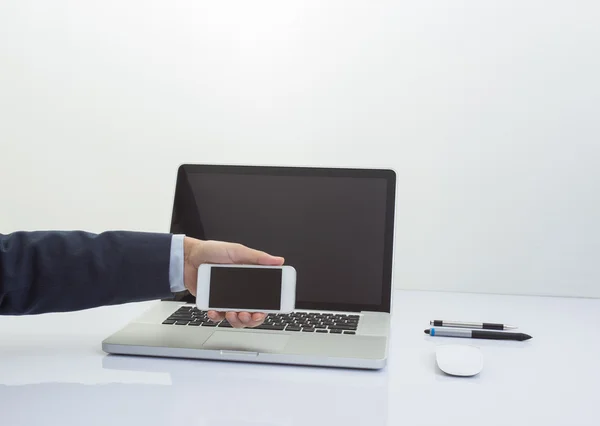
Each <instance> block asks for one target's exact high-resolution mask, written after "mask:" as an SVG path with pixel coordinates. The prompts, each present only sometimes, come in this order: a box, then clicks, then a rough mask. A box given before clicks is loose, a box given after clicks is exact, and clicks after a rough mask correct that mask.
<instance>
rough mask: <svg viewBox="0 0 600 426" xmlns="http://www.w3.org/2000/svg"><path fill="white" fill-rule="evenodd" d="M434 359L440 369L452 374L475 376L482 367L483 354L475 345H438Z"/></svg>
mask: <svg viewBox="0 0 600 426" xmlns="http://www.w3.org/2000/svg"><path fill="white" fill-rule="evenodd" d="M435 359H436V361H437V365H438V367H440V370H442V371H443V372H444V373H446V374H450V375H452V376H475V375H476V374H479V372H480V371H481V370H482V369H483V354H482V353H481V350H480V349H479V348H478V347H476V346H468V345H439V346H437V347H436V349H435Z"/></svg>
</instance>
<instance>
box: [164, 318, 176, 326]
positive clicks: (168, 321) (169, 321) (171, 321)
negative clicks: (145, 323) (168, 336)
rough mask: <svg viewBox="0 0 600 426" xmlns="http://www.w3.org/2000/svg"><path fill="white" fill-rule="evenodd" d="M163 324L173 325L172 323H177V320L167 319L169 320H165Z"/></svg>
mask: <svg viewBox="0 0 600 426" xmlns="http://www.w3.org/2000/svg"><path fill="white" fill-rule="evenodd" d="M163 324H167V325H171V324H175V321H174V320H172V319H167V320H164V321H163Z"/></svg>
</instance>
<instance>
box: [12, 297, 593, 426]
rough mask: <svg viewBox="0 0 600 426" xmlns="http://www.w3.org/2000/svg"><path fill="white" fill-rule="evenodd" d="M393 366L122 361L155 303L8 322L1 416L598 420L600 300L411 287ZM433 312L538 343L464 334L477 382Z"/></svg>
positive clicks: (87, 420) (398, 320)
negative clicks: (474, 356) (473, 353)
mask: <svg viewBox="0 0 600 426" xmlns="http://www.w3.org/2000/svg"><path fill="white" fill-rule="evenodd" d="M394 297H395V299H394V315H393V335H392V340H391V344H390V358H389V362H388V367H387V368H386V369H384V370H382V371H376V372H370V371H353V370H336V369H324V368H312V367H288V366H269V365H254V364H238V363H227V362H209V361H190V360H174V359H159V358H136V357H122V356H112V355H111V356H108V355H106V354H104V353H103V352H102V351H101V350H100V342H101V340H102V339H103V338H104V337H106V336H107V335H109V334H110V333H112V332H113V331H115V330H117V329H118V328H119V327H121V326H122V325H124V324H125V323H126V322H127V321H128V320H129V319H130V318H133V317H134V316H136V315H137V314H139V313H140V312H141V311H143V310H144V309H146V308H147V306H148V304H147V303H144V304H133V305H125V306H118V307H107V308H101V309H95V310H90V311H86V312H79V313H71V314H53V315H43V316H38V317H21V318H12V317H5V318H1V317H0V424H1V425H2V426H13V425H19V426H29V425H35V426H40V425H78V426H79V425H86V426H89V425H111V426H119V425H131V424H140V425H161V426H166V425H182V424H192V425H214V426H228V425H236V426H240V425H253V426H259V425H260V426H265V425H304V424H310V425H344V426H350V425H366V426H371V425H436V424H440V425H441V424H444V425H453V424H456V425H477V426H481V425H534V424H535V425H598V424H600V414H598V405H599V404H600V364H599V363H600V337H599V333H598V330H599V329H600V300H589V299H587V300H586V299H564V298H540V297H517V296H491V295H472V294H456V293H429V292H405V291H397V292H395V295H394ZM430 319H463V320H474V321H476V320H486V321H503V322H506V323H509V324H515V325H519V326H520V327H521V330H522V331H523V332H526V333H529V334H531V335H532V336H534V338H533V339H532V340H530V341H528V342H496V341H483V340H468V341H465V340H462V339H461V340H460V342H461V343H471V344H476V345H478V346H480V347H481V348H482V351H483V353H484V363H485V366H484V370H483V371H482V372H481V374H480V375H479V376H477V377H474V378H468V379H465V378H454V377H450V376H445V375H444V374H443V373H441V372H440V371H439V370H437V368H436V367H435V361H434V355H433V354H434V352H433V351H434V347H435V345H436V344H439V343H442V342H448V341H451V342H453V343H456V342H458V341H459V340H458V339H447V338H437V337H429V336H426V335H425V334H424V333H423V330H424V329H425V328H427V327H428V324H429V323H428V321H429V320H430Z"/></svg>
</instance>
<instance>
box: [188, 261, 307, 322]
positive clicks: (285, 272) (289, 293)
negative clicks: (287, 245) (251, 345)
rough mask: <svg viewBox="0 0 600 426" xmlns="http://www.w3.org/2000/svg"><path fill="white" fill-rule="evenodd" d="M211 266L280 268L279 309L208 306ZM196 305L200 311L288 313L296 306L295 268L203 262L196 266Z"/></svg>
mask: <svg viewBox="0 0 600 426" xmlns="http://www.w3.org/2000/svg"><path fill="white" fill-rule="evenodd" d="M212 268H258V269H281V271H282V274H281V302H280V306H281V309H279V310H268V309H267V310H265V309H240V308H228V307H225V306H219V307H212V306H211V307H209V304H208V301H209V296H210V272H211V269H212ZM196 306H197V307H198V309H200V310H201V311H208V310H211V311H219V312H262V313H265V314H288V313H291V312H293V311H294V309H295V307H296V269H295V268H294V267H293V266H289V265H283V266H265V265H239V264H211V263H203V264H202V265H200V267H199V268H198V279H197V289H196Z"/></svg>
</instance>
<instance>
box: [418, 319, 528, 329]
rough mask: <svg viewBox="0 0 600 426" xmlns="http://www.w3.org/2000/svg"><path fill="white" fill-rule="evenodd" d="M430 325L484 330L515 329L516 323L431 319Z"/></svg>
mask: <svg viewBox="0 0 600 426" xmlns="http://www.w3.org/2000/svg"><path fill="white" fill-rule="evenodd" d="M429 325H433V326H434V327H459V328H480V329H482V330H514V329H515V328H517V327H515V326H514V325H506V324H494V323H491V322H463V321H442V320H434V321H429Z"/></svg>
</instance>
